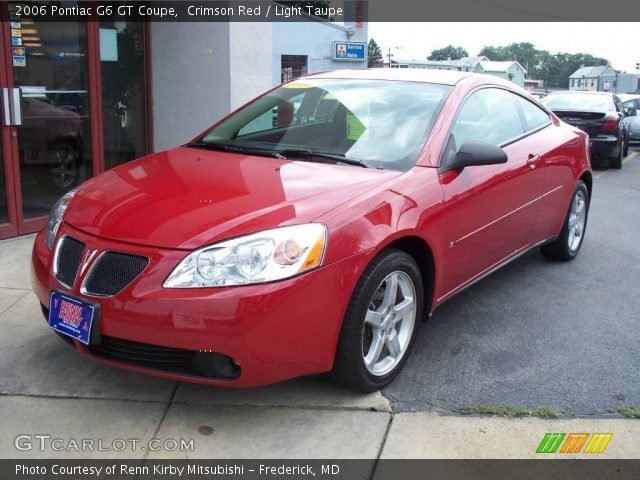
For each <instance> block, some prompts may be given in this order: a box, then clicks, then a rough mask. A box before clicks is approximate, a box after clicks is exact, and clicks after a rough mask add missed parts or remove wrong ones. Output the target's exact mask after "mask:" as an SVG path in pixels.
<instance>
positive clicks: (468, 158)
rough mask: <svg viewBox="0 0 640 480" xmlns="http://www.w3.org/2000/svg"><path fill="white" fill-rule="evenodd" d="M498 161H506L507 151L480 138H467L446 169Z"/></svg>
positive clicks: (497, 162)
mask: <svg viewBox="0 0 640 480" xmlns="http://www.w3.org/2000/svg"><path fill="white" fill-rule="evenodd" d="M500 163H507V153H506V152H505V151H504V150H503V149H501V148H500V147H497V146H496V145H493V144H491V143H487V142H483V141H481V140H467V141H466V142H464V143H463V144H462V146H461V147H460V150H458V152H457V153H456V156H455V157H454V159H453V160H452V161H451V162H450V163H449V165H447V167H448V168H447V170H462V169H463V168H465V167H473V166H479V165H498V164H500Z"/></svg>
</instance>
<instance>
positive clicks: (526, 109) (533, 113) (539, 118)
mask: <svg viewBox="0 0 640 480" xmlns="http://www.w3.org/2000/svg"><path fill="white" fill-rule="evenodd" d="M514 96H515V95H514ZM515 97H516V102H517V103H518V106H519V107H520V110H522V116H523V117H524V123H525V129H526V131H527V132H530V131H532V130H536V129H538V128H540V127H543V126H545V125H547V124H548V123H549V122H550V121H551V120H550V119H549V114H548V113H547V112H545V111H544V110H542V109H541V108H540V107H538V106H537V105H534V104H533V103H531V102H530V101H529V100H526V99H524V98H522V97H518V96H515Z"/></svg>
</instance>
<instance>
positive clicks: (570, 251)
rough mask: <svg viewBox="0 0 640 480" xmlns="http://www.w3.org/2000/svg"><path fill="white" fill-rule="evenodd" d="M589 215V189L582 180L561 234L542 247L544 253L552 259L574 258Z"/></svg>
mask: <svg viewBox="0 0 640 480" xmlns="http://www.w3.org/2000/svg"><path fill="white" fill-rule="evenodd" d="M588 216H589V191H588V190H587V186H586V185H585V184H584V182H583V181H582V180H580V181H578V184H577V185H576V189H575V191H574V193H573V197H572V198H571V205H570V206H569V212H568V213H567V217H566V219H565V221H564V227H563V228H562V232H560V236H559V237H558V238H557V239H556V240H554V241H553V242H551V243H548V244H547V245H543V246H542V247H540V251H541V252H542V254H543V255H544V256H545V257H547V258H549V259H551V260H560V261H568V260H573V259H574V258H575V257H576V256H577V255H578V252H579V251H580V247H582V242H583V241H584V235H585V231H586V228H587V217H588Z"/></svg>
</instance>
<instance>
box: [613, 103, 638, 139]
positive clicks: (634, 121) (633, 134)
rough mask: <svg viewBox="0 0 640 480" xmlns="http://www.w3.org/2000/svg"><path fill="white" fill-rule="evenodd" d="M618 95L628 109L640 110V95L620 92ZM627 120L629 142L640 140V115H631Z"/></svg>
mask: <svg viewBox="0 0 640 480" xmlns="http://www.w3.org/2000/svg"><path fill="white" fill-rule="evenodd" d="M618 97H619V98H620V101H621V102H622V106H623V107H624V108H626V109H627V110H629V109H634V110H636V111H638V110H640V95H636V94H619V95H618ZM626 122H627V125H628V126H629V142H640V116H637V115H636V116H629V117H627V118H626Z"/></svg>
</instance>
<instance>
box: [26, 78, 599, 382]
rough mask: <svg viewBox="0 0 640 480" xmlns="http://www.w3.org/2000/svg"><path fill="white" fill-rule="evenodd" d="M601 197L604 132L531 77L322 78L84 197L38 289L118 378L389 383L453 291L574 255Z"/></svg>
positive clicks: (266, 99)
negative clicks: (592, 135)
mask: <svg viewBox="0 0 640 480" xmlns="http://www.w3.org/2000/svg"><path fill="white" fill-rule="evenodd" d="M591 188H592V174H591V167H590V159H589V142H588V137H587V134H586V133H584V132H582V131H580V130H578V129H576V128H574V127H572V126H570V125H567V124H565V123H563V122H562V121H560V120H559V119H558V118H557V117H556V116H555V115H554V114H553V113H552V112H550V111H549V110H548V109H547V108H546V107H544V106H543V105H541V104H540V103H538V102H537V101H536V100H534V99H533V98H532V97H531V96H530V95H528V94H526V93H525V92H524V91H523V90H521V89H520V88H518V87H517V86H516V85H514V84H513V83H510V82H507V81H502V80H500V79H498V78H495V77H488V76H482V75H477V74H471V73H459V72H444V71H424V70H423V71H416V70H395V69H388V70H383V69H377V70H358V71H339V72H329V73H322V74H316V75H310V76H306V77H303V78H301V79H298V80H295V81H293V82H290V83H287V84H284V85H282V86H279V87H277V88H275V89H273V90H271V91H269V92H267V93H266V94H264V95H262V96H260V97H258V98H257V99H255V100H253V101H251V102H249V103H248V104H246V105H244V106H243V107H241V108H240V109H238V110H237V111H235V112H233V113H232V114H230V115H229V116H228V117H226V118H224V119H223V120H222V121H220V122H219V123H217V124H216V125H214V126H213V127H212V128H211V129H209V130H208V131H206V132H205V133H203V134H202V135H200V136H198V137H197V138H196V139H194V140H192V141H191V142H190V143H187V144H186V145H183V146H180V147H177V148H173V149H170V150H167V151H164V152H160V153H155V154H152V155H149V156H147V157H144V158H141V159H138V160H136V161H133V162H130V163H128V164H126V165H123V166H120V167H118V168H115V169H113V170H110V171H108V172H106V173H103V174H102V175H99V176H97V177H95V178H93V179H91V180H89V181H87V182H86V183H84V184H82V185H81V186H80V187H79V188H78V189H77V190H75V191H72V192H69V193H68V194H66V195H65V196H64V197H63V198H62V199H61V200H60V201H59V202H58V204H57V205H56V206H55V207H54V209H53V211H52V212H51V216H50V219H49V223H48V225H47V226H46V228H45V229H44V230H43V231H42V232H40V233H39V234H38V236H37V237H36V240H35V245H34V249H33V285H34V289H35V292H36V294H37V296H38V298H39V300H40V303H41V304H42V310H43V312H44V314H45V317H46V318H47V321H48V324H49V326H50V327H51V328H52V329H53V330H55V331H56V332H58V333H59V334H60V336H61V337H62V338H64V339H65V340H67V341H69V342H70V343H72V344H73V345H74V347H75V348H76V349H77V350H78V351H79V352H80V353H82V354H83V355H85V356H87V357H89V358H92V359H96V360H99V361H102V362H104V363H106V364H109V365H113V366H117V367H121V368H126V369H129V370H135V371H139V372H144V373H149V374H152V375H157V376H161V377H166V378H172V379H177V380H186V381H193V382H200V383H207V384H212V385H228V386H250V385H262V384H267V383H271V382H276V381H281V380H285V379H288V378H292V377H298V376H301V375H308V374H314V373H320V372H332V374H333V376H334V377H335V379H336V380H338V381H339V382H341V383H343V384H346V385H349V386H351V387H353V388H356V389H359V390H362V391H371V390H374V389H377V388H380V387H382V386H384V385H386V384H388V383H389V382H391V381H392V380H393V378H394V377H395V376H396V375H397V374H398V372H399V370H400V369H401V368H402V366H403V364H404V363H405V362H406V360H407V358H408V356H409V352H410V350H411V347H412V345H413V343H414V340H415V338H416V334H417V332H418V326H419V325H420V321H421V320H423V319H425V318H426V317H428V315H430V314H431V312H433V311H434V309H436V308H437V307H438V306H439V305H441V304H442V303H443V302H444V301H446V300H447V299H448V298H450V297H452V296H453V295H455V294H456V293H458V292H460V291H461V290H462V289H464V288H466V287H468V286H469V285H471V284H472V283H474V282H475V281H477V280H478V279H480V278H482V277H484V276H486V275H488V274H490V273H491V272H493V271H494V270H495V269H497V268H498V267H500V266H502V265H504V264H506V263H507V262H509V261H510V260H513V259H514V258H515V257H517V256H519V255H521V254H522V253H524V252H526V251H528V250H530V249H532V248H534V247H541V251H542V253H543V254H544V255H545V256H546V257H548V258H550V259H553V260H571V259H572V258H574V257H575V256H576V255H577V254H578V251H579V250H580V246H581V244H582V241H583V240H584V235H585V227H586V223H587V212H588V209H589V200H590V196H591Z"/></svg>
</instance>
